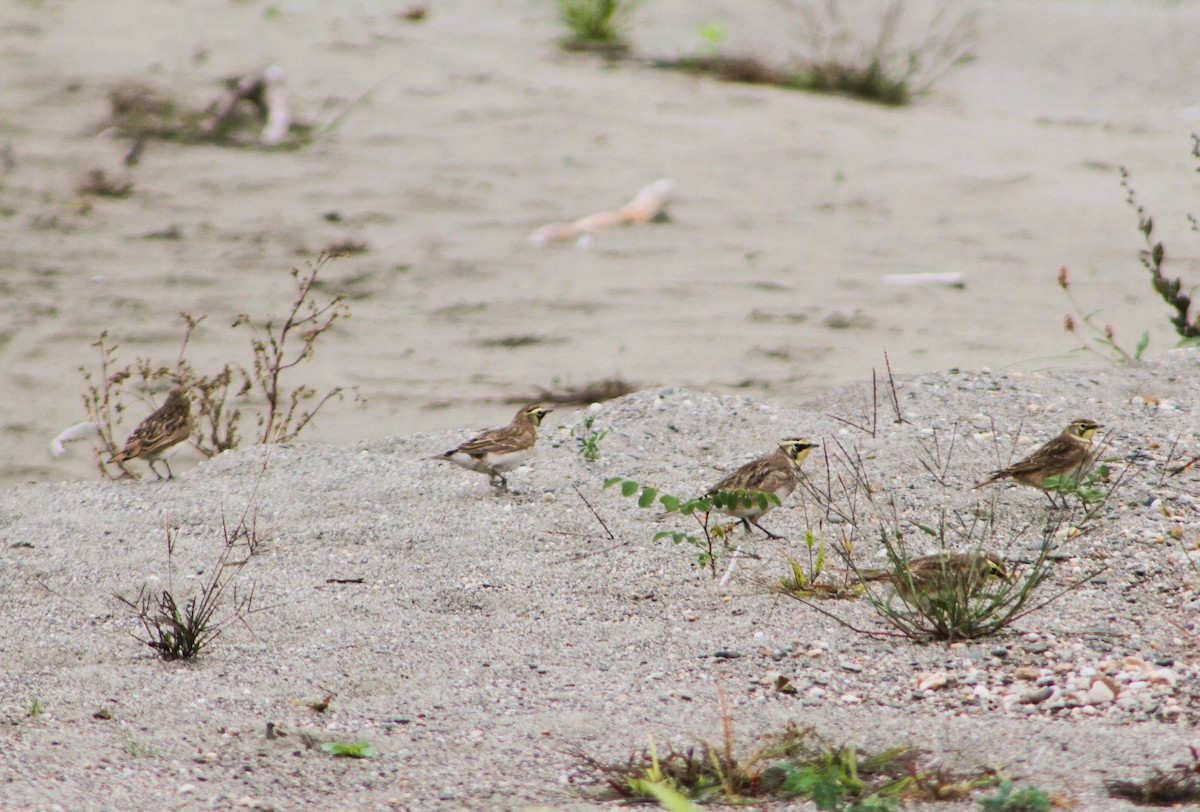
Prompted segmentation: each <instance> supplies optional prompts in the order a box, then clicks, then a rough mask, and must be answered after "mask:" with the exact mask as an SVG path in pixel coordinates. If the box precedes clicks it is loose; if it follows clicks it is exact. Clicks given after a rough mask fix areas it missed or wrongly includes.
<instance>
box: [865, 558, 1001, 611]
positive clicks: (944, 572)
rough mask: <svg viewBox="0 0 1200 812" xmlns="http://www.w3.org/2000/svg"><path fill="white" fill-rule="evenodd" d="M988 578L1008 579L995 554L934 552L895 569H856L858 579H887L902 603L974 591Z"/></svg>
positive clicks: (978, 589)
mask: <svg viewBox="0 0 1200 812" xmlns="http://www.w3.org/2000/svg"><path fill="white" fill-rule="evenodd" d="M990 578H999V579H1001V580H1003V581H1008V580H1009V574H1008V570H1007V569H1005V567H1004V562H1003V561H1002V560H1001V559H1000V556H998V555H996V554H995V553H982V552H975V553H938V554H936V555H926V556H922V557H921V558H914V559H912V560H910V561H908V562H907V566H906V567H904V568H901V569H897V570H894V571H892V570H859V571H858V579H859V580H860V581H863V582H867V581H890V582H891V584H892V586H893V587H894V588H895V590H896V594H897V595H899V596H900V597H901V598H902V599H903V600H904V601H905V602H906V603H913V602H915V601H920V600H922V599H926V598H930V597H937V596H939V595H941V596H946V597H955V596H960V595H964V596H970V595H975V594H977V593H978V592H979V591H980V590H982V589H983V588H984V587H985V586H986V585H987V581H988V579H990Z"/></svg>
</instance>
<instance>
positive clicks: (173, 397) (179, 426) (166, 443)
mask: <svg viewBox="0 0 1200 812" xmlns="http://www.w3.org/2000/svg"><path fill="white" fill-rule="evenodd" d="M195 426H196V423H195V420H194V419H193V418H192V399H191V397H190V396H189V395H188V393H187V390H186V389H184V388H183V387H180V388H178V389H172V390H171V392H170V394H168V395H167V400H166V402H164V403H163V405H162V406H159V407H158V409H157V410H155V411H154V413H153V414H151V415H150V416H149V417H147V418H146V419H145V420H143V421H142V422H141V423H140V424H138V427H137V428H136V429H134V430H133V434H130V435H129V439H128V440H126V441H125V447H124V448H123V449H121V450H120V451H118V452H117V453H116V454H113V455H112V457H110V458H109V460H108V461H109V462H125V461H126V460H132V459H143V460H145V461H146V462H147V463H148V464H149V465H150V470H151V471H153V472H154V475H155V476H156V477H158V478H159V479H162V478H163V476H162V474H160V473H159V472H158V469H157V468H155V467H154V463H155V462H157V461H158V460H162V461H163V465H166V466H167V479H174V478H175V475H174V474H173V473H172V472H171V463H169V462H167V459H166V458H167V457H168V456H170V455H171V454H173V453H174V452H175V451H176V450H178V446H179V445H180V444H181V443H185V442H187V440H188V438H189V437H191V436H192V429H194V428H195Z"/></svg>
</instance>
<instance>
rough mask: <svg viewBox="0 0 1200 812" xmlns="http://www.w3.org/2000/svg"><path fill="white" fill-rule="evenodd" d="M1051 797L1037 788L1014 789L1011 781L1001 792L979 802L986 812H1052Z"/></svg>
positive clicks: (1001, 786) (1005, 784) (1002, 785)
mask: <svg viewBox="0 0 1200 812" xmlns="http://www.w3.org/2000/svg"><path fill="white" fill-rule="evenodd" d="M1051 806H1052V804H1051V802H1050V796H1049V795H1047V794H1046V793H1045V792H1042V790H1040V789H1038V788H1037V787H1021V788H1020V789H1014V788H1013V783H1012V782H1011V781H1005V782H1004V783H1003V784H1001V785H1000V791H999V792H998V793H997V794H995V795H993V796H992V797H991V798H984V799H983V800H981V801H980V802H979V808H980V809H983V810H984V812H1050V807H1051Z"/></svg>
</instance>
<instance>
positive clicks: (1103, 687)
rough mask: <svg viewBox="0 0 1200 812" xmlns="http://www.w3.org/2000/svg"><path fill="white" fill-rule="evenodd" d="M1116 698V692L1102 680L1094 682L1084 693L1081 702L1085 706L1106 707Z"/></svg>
mask: <svg viewBox="0 0 1200 812" xmlns="http://www.w3.org/2000/svg"><path fill="white" fill-rule="evenodd" d="M1116 698H1117V694H1116V692H1114V691H1113V689H1112V688H1110V687H1109V686H1108V684H1107V683H1106V682H1104V680H1096V681H1095V682H1093V683H1092V687H1091V688H1088V690H1087V691H1086V692H1085V693H1084V695H1083V702H1084V703H1085V704H1087V705H1106V704H1108V703H1109V702H1112V701H1113V700H1114V699H1116Z"/></svg>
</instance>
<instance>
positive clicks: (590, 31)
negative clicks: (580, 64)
mask: <svg viewBox="0 0 1200 812" xmlns="http://www.w3.org/2000/svg"><path fill="white" fill-rule="evenodd" d="M557 2H558V16H559V19H560V20H561V21H562V22H563V24H564V25H566V27H567V29H568V30H569V31H570V32H571V33H570V36H568V37H567V38H566V39H564V40H563V43H562V44H563V47H564V48H566V49H568V50H600V51H607V52H616V53H620V52H622V51H624V50H625V49H626V47H627V46H626V44H625V40H624V33H623V29H624V27H625V26H626V25H627V24H628V21H629V16H630V15H631V14H632V13H633V10H634V9H635V8H636V7H637V5H638V3H639V2H640V0H557Z"/></svg>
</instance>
